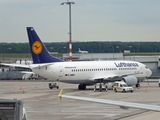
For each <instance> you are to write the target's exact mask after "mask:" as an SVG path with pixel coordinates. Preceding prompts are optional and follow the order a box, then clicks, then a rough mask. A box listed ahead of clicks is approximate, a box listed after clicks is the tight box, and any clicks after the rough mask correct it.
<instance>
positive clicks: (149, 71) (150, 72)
mask: <svg viewBox="0 0 160 120" xmlns="http://www.w3.org/2000/svg"><path fill="white" fill-rule="evenodd" d="M147 73H148V76H147V77H149V76H151V75H152V71H151V70H150V69H148V72H147Z"/></svg>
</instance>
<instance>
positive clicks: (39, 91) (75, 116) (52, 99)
mask: <svg viewBox="0 0 160 120" xmlns="http://www.w3.org/2000/svg"><path fill="white" fill-rule="evenodd" d="M150 81H152V80H150ZM153 81H155V80H153ZM48 83H49V81H47V80H46V81H45V80H43V81H35V80H33V81H0V98H3V99H19V100H22V101H23V104H24V107H25V109H26V112H27V118H28V120H53V119H54V120H82V119H83V120H89V119H92V120H144V119H145V120H151V119H152V120H159V117H160V113H159V112H154V111H148V110H142V109H133V108H130V109H128V110H124V109H121V108H120V107H118V106H113V105H108V104H100V103H93V102H87V101H79V100H73V99H67V98H63V100H62V102H60V100H59V98H58V93H59V91H60V89H56V88H53V89H49V87H48ZM59 87H60V88H64V94H65V95H73V96H82V97H91V98H100V99H109V100H117V101H127V102H137V103H144V104H154V105H160V94H159V91H160V87H159V86H158V81H157V82H143V83H141V87H140V88H139V89H138V88H134V89H135V90H134V92H133V93H130V92H127V93H121V92H117V93H115V92H114V91H113V90H108V91H107V92H106V91H102V92H99V91H96V92H94V91H93V89H94V86H87V89H86V90H78V89H77V88H78V85H76V84H66V83H59Z"/></svg>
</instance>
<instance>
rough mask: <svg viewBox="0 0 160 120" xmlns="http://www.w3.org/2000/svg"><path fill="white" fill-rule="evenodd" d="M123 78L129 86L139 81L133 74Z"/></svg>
mask: <svg viewBox="0 0 160 120" xmlns="http://www.w3.org/2000/svg"><path fill="white" fill-rule="evenodd" d="M123 80H124V82H125V83H126V84H127V85H128V86H132V85H136V84H137V83H138V80H137V78H136V77H135V76H133V75H130V76H127V77H124V78H123Z"/></svg>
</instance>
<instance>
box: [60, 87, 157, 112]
mask: <svg viewBox="0 0 160 120" xmlns="http://www.w3.org/2000/svg"><path fill="white" fill-rule="evenodd" d="M62 93H63V89H61V91H60V93H59V95H58V96H59V97H60V100H61V99H62V98H70V99H75V100H83V101H90V102H96V103H102V104H110V105H117V106H120V108H124V109H127V108H138V109H145V110H151V111H158V112H160V106H158V105H147V104H141V103H133V102H122V101H114V100H106V99H97V98H88V97H78V96H69V95H62Z"/></svg>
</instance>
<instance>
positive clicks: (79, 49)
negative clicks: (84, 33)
mask: <svg viewBox="0 0 160 120" xmlns="http://www.w3.org/2000/svg"><path fill="white" fill-rule="evenodd" d="M78 52H80V53H88V51H81V49H80V48H79V51H78Z"/></svg>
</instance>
